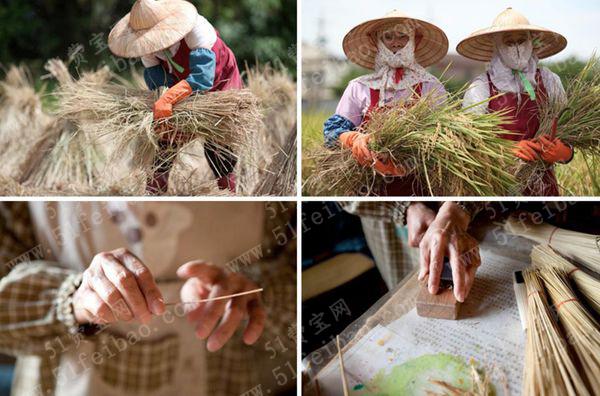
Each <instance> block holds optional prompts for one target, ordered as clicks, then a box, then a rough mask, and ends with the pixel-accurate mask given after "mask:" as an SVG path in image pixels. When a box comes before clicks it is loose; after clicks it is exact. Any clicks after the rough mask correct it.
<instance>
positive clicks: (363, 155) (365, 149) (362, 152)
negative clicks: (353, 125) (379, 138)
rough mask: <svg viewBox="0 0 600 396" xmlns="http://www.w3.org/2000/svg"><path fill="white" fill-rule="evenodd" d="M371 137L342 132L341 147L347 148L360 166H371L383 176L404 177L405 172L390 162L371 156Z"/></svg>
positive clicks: (353, 132)
mask: <svg viewBox="0 0 600 396" xmlns="http://www.w3.org/2000/svg"><path fill="white" fill-rule="evenodd" d="M370 139H371V135H367V134H364V133H360V132H355V131H352V132H344V133H342V134H341V135H340V143H341V144H342V147H345V148H349V149H350V150H351V151H352V156H353V157H354V158H355V159H356V161H357V162H358V163H359V164H361V165H362V166H373V168H374V169H375V170H376V171H377V172H379V173H380V174H382V175H383V176H404V175H406V170H405V169H404V168H402V167H398V166H396V165H395V164H394V163H393V162H392V161H391V160H381V159H379V158H375V157H374V156H373V152H372V151H371V150H369V140H370Z"/></svg>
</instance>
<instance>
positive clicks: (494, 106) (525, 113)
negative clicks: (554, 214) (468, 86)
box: [487, 69, 559, 196]
mask: <svg viewBox="0 0 600 396" xmlns="http://www.w3.org/2000/svg"><path fill="white" fill-rule="evenodd" d="M487 77H488V84H489V89H490V97H494V96H496V95H498V94H499V91H498V89H497V88H496V87H495V86H494V84H493V83H492V79H491V78H490V74H489V73H488V74H487ZM535 81H536V85H537V87H536V89H535V97H536V100H531V98H530V97H529V95H527V94H521V104H520V105H519V99H518V95H517V94H516V93H514V92H505V93H503V94H502V95H500V96H498V97H497V98H494V99H492V100H490V101H489V103H488V109H489V111H502V110H508V114H507V116H508V117H509V118H511V120H512V121H511V122H509V123H507V124H504V125H502V127H503V128H504V129H505V130H507V131H511V132H515V133H516V134H514V135H513V134H510V135H509V134H507V135H504V136H502V137H503V138H505V139H509V140H513V141H517V142H518V141H520V140H523V139H532V138H533V137H535V135H536V134H537V132H538V130H539V128H540V109H539V103H540V101H545V100H547V98H548V93H547V91H546V87H545V86H544V81H543V79H542V73H541V71H540V69H538V70H537V71H536V73H535ZM542 183H543V188H542V191H541V194H540V192H536V193H535V194H534V192H533V191H531V189H529V188H526V189H525V190H524V191H523V195H527V196H531V195H538V194H540V196H557V195H559V192H558V183H557V181H556V176H555V175H554V171H553V170H552V169H548V170H547V171H546V173H545V174H544V175H543V178H542Z"/></svg>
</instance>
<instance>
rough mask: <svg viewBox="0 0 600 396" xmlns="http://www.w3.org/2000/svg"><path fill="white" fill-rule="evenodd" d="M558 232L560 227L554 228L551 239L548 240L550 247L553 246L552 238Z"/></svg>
mask: <svg viewBox="0 0 600 396" xmlns="http://www.w3.org/2000/svg"><path fill="white" fill-rule="evenodd" d="M556 230H558V227H554V229H553V230H552V232H551V233H550V238H548V245H550V246H552V237H553V236H554V233H555V232H556Z"/></svg>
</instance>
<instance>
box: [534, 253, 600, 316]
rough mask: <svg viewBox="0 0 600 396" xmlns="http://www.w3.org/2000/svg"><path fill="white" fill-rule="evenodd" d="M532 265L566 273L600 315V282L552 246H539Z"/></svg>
mask: <svg viewBox="0 0 600 396" xmlns="http://www.w3.org/2000/svg"><path fill="white" fill-rule="evenodd" d="M531 263H532V264H533V265H534V266H536V267H538V268H556V269H559V270H562V271H565V272H566V273H567V274H568V276H569V278H570V279H571V280H572V281H573V283H574V284H575V286H577V291H578V292H579V293H580V294H581V295H582V296H583V297H585V299H586V301H587V303H588V304H589V305H590V306H591V308H593V309H594V310H595V311H596V312H597V313H599V314H600V280H598V279H596V278H594V277H593V276H591V275H590V274H588V273H586V272H584V271H582V270H581V269H579V268H577V267H576V266H575V265H573V264H572V263H571V262H569V261H567V260H566V259H565V258H563V257H562V256H561V255H559V254H558V253H556V252H555V251H554V250H552V248H551V247H550V246H544V245H537V246H535V247H534V248H533V250H532V251H531Z"/></svg>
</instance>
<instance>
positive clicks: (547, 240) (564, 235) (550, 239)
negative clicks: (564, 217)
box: [504, 216, 600, 274]
mask: <svg viewBox="0 0 600 396" xmlns="http://www.w3.org/2000/svg"><path fill="white" fill-rule="evenodd" d="M504 229H505V231H506V232H509V233H511V234H514V235H518V236H521V237H524V238H527V239H531V240H532V241H535V242H537V243H540V244H543V245H548V246H550V247H552V248H553V249H554V250H556V251H557V252H559V253H560V254H562V255H564V256H565V257H568V258H570V259H572V260H575V261H576V262H578V263H579V264H582V265H584V266H585V267H587V268H588V269H590V270H592V271H594V272H596V273H597V274H600V245H599V241H600V235H592V234H584V233H582V232H576V231H570V230H565V229H563V228H558V227H555V226H553V225H550V224H548V223H540V224H535V223H533V222H532V221H529V220H523V219H519V218H517V217H515V216H512V217H509V218H508V220H507V221H506V223H505V224H504Z"/></svg>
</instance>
